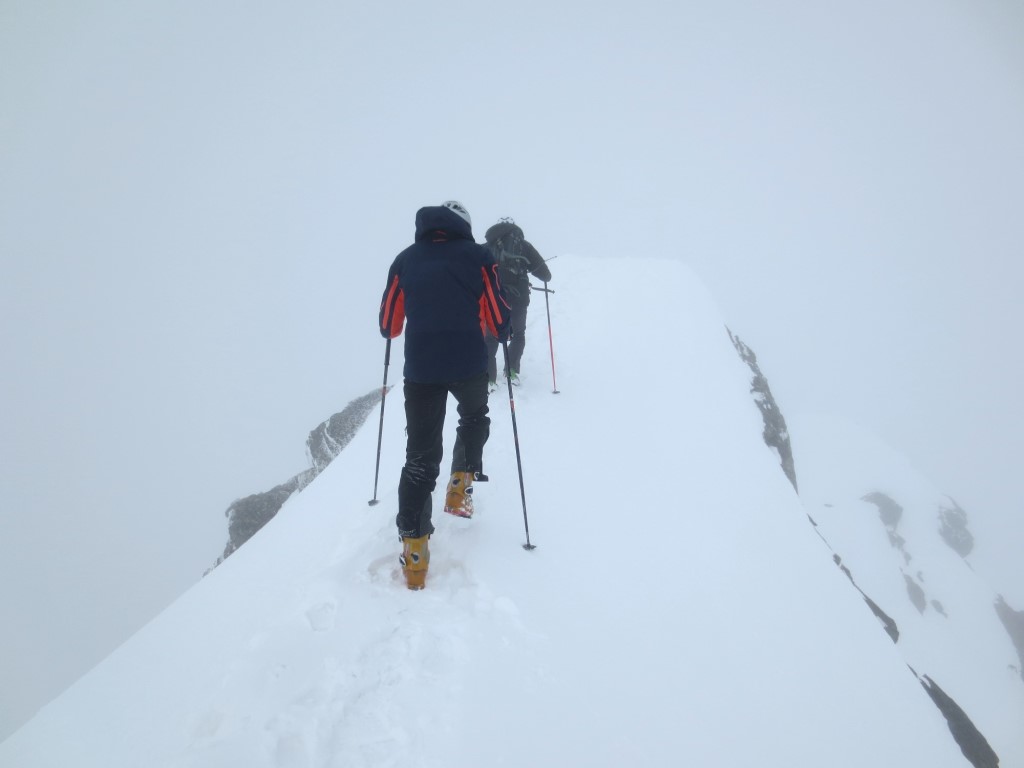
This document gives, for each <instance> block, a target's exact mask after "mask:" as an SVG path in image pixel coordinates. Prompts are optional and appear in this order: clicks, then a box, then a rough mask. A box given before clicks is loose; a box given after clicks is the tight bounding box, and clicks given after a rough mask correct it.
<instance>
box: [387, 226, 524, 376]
mask: <svg viewBox="0 0 1024 768" xmlns="http://www.w3.org/2000/svg"><path fill="white" fill-rule="evenodd" d="M406 318H408V321H409V323H408V328H406V333H405V378H406V379H408V380H410V381H415V382H419V383H421V384H438V383H444V382H450V381H461V380H463V379H468V378H470V377H471V376H475V375H476V374H479V373H483V372H485V371H486V370H487V359H488V355H487V346H486V344H485V343H484V333H485V332H490V333H491V334H493V335H494V336H497V338H498V340H499V341H507V340H508V322H509V320H508V301H507V300H506V298H505V294H504V292H503V290H502V288H501V284H500V282H499V281H498V268H497V265H496V263H495V261H494V257H493V256H492V255H491V253H490V251H488V250H487V249H486V248H484V246H482V245H477V243H476V242H474V240H473V231H472V228H471V227H470V225H469V222H467V221H465V220H464V219H463V218H462V217H461V216H459V215H458V214H456V213H455V212H454V211H451V210H449V209H448V208H445V207H443V206H431V207H426V208H420V210H419V211H417V212H416V241H415V242H414V243H413V244H412V245H410V246H409V247H408V248H406V249H405V250H404V251H402V252H401V253H400V254H398V256H397V257H396V258H395V261H394V263H393V264H392V265H391V270H390V271H389V272H388V284H387V287H386V288H385V290H384V297H383V299H382V300H381V304H380V326H379V327H380V332H381V335H382V336H383V337H384V338H386V339H387V338H391V339H393V338H395V337H396V336H398V335H399V334H401V333H402V324H403V322H404V320H405V319H406Z"/></svg>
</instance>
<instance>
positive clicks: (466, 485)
mask: <svg viewBox="0 0 1024 768" xmlns="http://www.w3.org/2000/svg"><path fill="white" fill-rule="evenodd" d="M444 511H445V512H447V513H448V514H449V515H455V516H456V517H472V516H473V473H472V472H452V479H451V480H449V481H448V493H447V494H446V495H445V497H444Z"/></svg>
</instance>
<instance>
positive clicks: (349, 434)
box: [214, 389, 383, 567]
mask: <svg viewBox="0 0 1024 768" xmlns="http://www.w3.org/2000/svg"><path fill="white" fill-rule="evenodd" d="M382 395H383V391H382V390H380V389H375V390H373V391H372V392H369V393H367V394H365V395H363V396H362V397H358V398H356V399H355V400H353V401H352V402H350V403H349V404H348V405H346V406H345V408H344V409H343V410H342V411H341V412H340V413H336V414H334V415H333V416H331V417H330V418H329V419H327V421H324V422H322V423H320V424H318V425H317V426H316V428H314V429H313V431H312V432H310V433H309V437H308V438H307V439H306V448H307V451H308V455H309V459H310V463H311V464H312V466H311V467H310V468H309V469H307V470H304V471H302V472H300V473H299V474H297V475H295V476H294V477H292V478H291V479H289V480H287V481H285V482H283V483H281V484H280V485H276V486H274V487H273V488H271V489H270V490H269V491H264V492H262V493H256V494H253V495H252V496H246V497H245V498H242V499H238V500H237V501H235V502H233V503H232V504H231V506H230V507H228V508H227V511H226V512H225V513H224V514H225V515H226V516H227V518H228V543H227V545H225V547H224V554H223V555H221V557H220V558H218V559H217V562H216V563H215V564H214V567H216V566H217V565H220V564H221V563H222V562H224V559H225V558H227V557H229V556H230V555H231V554H232V553H233V552H235V551H236V550H237V549H238V548H239V547H240V546H242V545H243V544H244V543H245V542H247V541H248V540H249V539H250V538H252V536H253V535H254V534H255V533H256V532H257V531H258V530H259V529H260V528H262V527H263V526H264V525H266V524H267V523H268V522H269V521H270V520H271V519H273V517H274V515H276V514H277V513H278V511H279V510H280V509H281V507H282V506H284V503H285V502H286V501H288V499H289V498H290V497H291V496H292V494H295V493H298V492H299V491H301V490H302V489H304V488H305V487H306V486H307V485H309V484H310V483H311V482H313V480H314V479H315V478H316V476H317V475H319V474H320V473H321V472H323V471H324V470H325V469H326V468H327V466H328V465H329V464H330V463H331V462H332V461H333V460H334V459H335V458H336V457H337V456H338V454H339V453H341V451H342V449H344V447H345V446H346V445H348V443H349V441H351V440H352V438H353V437H354V436H355V434H356V432H358V431H359V428H360V427H361V426H363V423H364V422H365V421H366V417H367V416H369V415H370V413H371V412H372V411H373V410H374V408H375V407H376V406H377V404H378V403H380V400H381V397H382Z"/></svg>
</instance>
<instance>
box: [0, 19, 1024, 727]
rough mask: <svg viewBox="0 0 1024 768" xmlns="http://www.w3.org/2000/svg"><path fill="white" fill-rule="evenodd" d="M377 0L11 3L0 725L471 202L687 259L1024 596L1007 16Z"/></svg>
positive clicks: (148, 579) (157, 563)
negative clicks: (951, 504)
mask: <svg viewBox="0 0 1024 768" xmlns="http://www.w3.org/2000/svg"><path fill="white" fill-rule="evenodd" d="M349 5H351V4H343V5H339V4H330V3H320V2H316V3H301V4H298V5H296V4H285V3H262V4H258V5H255V6H253V5H244V4H237V3H215V4H209V3H190V4H184V5H183V4H180V3H169V2H157V3H147V4H135V5H132V4H123V3H116V2H107V1H105V0H100V1H99V2H95V3H91V4H88V5H80V4H67V3H60V2H55V1H50V0H31V1H30V0H6V1H5V2H4V3H3V5H2V6H0V260H2V270H3V271H2V280H0V302H2V303H0V356H2V360H3V371H4V372H3V376H2V377H0V409H2V413H0V423H2V424H3V433H4V437H3V440H2V443H0V451H2V455H0V482H2V486H0V488H2V492H3V493H2V498H3V505H4V508H3V513H2V514H3V518H2V519H3V528H2V535H0V569H2V572H0V604H2V605H4V606H5V613H6V615H5V631H4V633H3V634H4V636H3V639H2V640H0V658H3V659H4V660H5V661H4V662H3V673H2V677H3V679H4V680H5V694H4V697H3V699H2V710H0V737H2V736H3V735H4V734H6V733H8V732H9V731H10V730H11V729H13V728H14V727H16V726H17V725H18V724H20V723H21V722H23V721H24V720H25V719H26V718H28V717H29V716H31V714H32V713H33V712H34V711H35V710H36V709H37V708H38V707H39V706H41V705H42V704H43V703H45V701H46V700H48V699H49V698H50V697H52V696H53V695H55V694H56V693H58V692H59V691H60V690H62V689H63V688H64V687H65V686H66V685H67V684H68V683H69V682H70V681H71V680H73V679H74V678H75V677H77V676H78V675H79V674H81V673H82V672H83V671H85V670H86V669H88V668H89V667H90V666H91V665H92V664H94V663H95V662H96V661H98V660H99V659H100V658H102V657H103V656H104V655H105V654H106V653H108V652H109V651H110V650H111V649H112V648H113V647H115V646H116V645H117V644H118V643H119V642H120V641H121V640H123V639H124V638H125V637H126V636H127V635H128V634H129V633H131V632H132V631H134V630H135V629H137V628H138V627H139V626H140V625H141V624H142V623H143V622H145V621H146V620H148V619H149V618H150V617H152V616H153V615H154V614H155V613H157V612H158V611H159V610H160V609H161V608H162V607H164V606H165V605H166V604H168V603H169V602H170V601H171V600H173V598H174V597H175V596H177V595H178V594H180V593H181V592H182V591H184V590H185V589H187V588H188V587H189V585H191V584H192V583H194V582H195V581H196V580H197V579H198V578H200V576H201V574H202V573H203V571H204V570H205V569H206V568H207V567H209V566H210V565H211V564H212V563H213V561H214V560H215V558H216V557H217V555H218V554H219V553H220V551H221V550H222V548H223V546H224V543H225V542H226V539H227V531H226V522H225V520H224V517H223V511H224V509H225V508H226V507H227V506H228V505H229V504H230V503H231V502H232V501H233V500H234V499H235V498H237V497H240V496H245V495H248V494H250V493H254V492H257V491H261V490H266V489H267V488H269V487H271V486H272V485H275V484H277V483H278V482H281V481H282V480H284V479H286V478H287V477H289V476H290V475H291V474H294V473H295V472H297V471H298V470H300V469H302V468H304V467H305V466H306V457H305V452H304V441H305V437H306V434H307V433H308V431H309V430H310V429H312V428H313V427H314V426H316V424H317V423H318V422H319V421H321V420H322V419H324V418H326V417H327V416H329V415H330V414H332V413H334V412H336V411H338V410H340V409H341V408H342V407H343V406H344V405H345V404H346V403H347V402H348V401H349V400H350V399H352V398H354V397H356V396H359V395H362V394H364V393H366V392H367V391H369V390H371V389H372V388H373V387H375V386H379V383H380V377H381V372H382V362H383V342H382V341H381V339H380V337H379V336H378V335H377V333H376V329H375V323H376V313H377V307H378V302H379V297H380V292H381V290H382V289H383V281H384V278H385V275H386V271H387V267H388V265H389V263H390V261H391V259H392V258H393V257H394V255H395V253H397V251H398V250H400V249H401V248H403V247H404V246H405V245H407V244H408V243H409V242H410V240H411V237H412V232H413V217H414V214H415V211H416V209H417V208H418V207H420V206H422V205H425V204H435V203H437V202H440V201H441V200H444V199H448V198H457V199H459V200H461V201H462V202H463V203H465V204H466V205H467V207H468V208H469V210H470V212H471V213H472V215H473V218H474V224H475V231H476V233H477V236H478V238H480V237H481V235H482V232H483V230H484V229H485V228H486V226H487V225H488V224H490V223H493V222H494V221H495V220H497V218H499V217H502V216H514V217H515V218H516V220H517V222H519V223H520V224H521V225H522V226H523V228H524V230H525V231H526V234H527V237H528V238H529V239H530V240H531V241H532V242H533V243H534V245H536V246H537V247H538V249H539V250H540V252H541V253H542V254H543V255H545V256H547V257H548V258H550V257H553V256H558V255H559V254H567V253H573V254H577V255H580V256H585V257H594V258H600V257H602V256H611V255H615V256H623V255H625V256H631V255H643V256H659V257H664V258H668V259H680V260H683V261H685V262H687V263H688V264H690V265H691V266H692V267H693V268H694V269H695V270H696V271H697V273H698V274H699V275H700V276H701V277H702V278H703V279H704V280H705V281H706V283H707V284H708V286H709V287H710V289H711V291H712V292H713V294H714V295H715V297H716V298H717V300H718V302H719V304H720V306H721V308H722V311H723V314H724V315H725V316H726V318H727V319H728V322H729V324H730V327H732V328H733V330H734V331H736V332H737V333H739V334H740V335H741V336H742V337H743V338H744V340H745V341H746V342H747V343H749V344H750V346H751V347H752V348H753V349H754V350H755V351H756V352H757V353H758V355H759V360H760V363H761V367H762V369H763V370H764V371H765V373H766V375H767V376H768V377H769V380H770V382H771V385H772V389H773V391H774V393H775V395H776V397H777V399H778V401H779V403H780V405H781V407H782V409H783V411H784V412H793V413H795V412H802V411H818V410H824V411H837V412H839V413H841V414H843V415H845V416H847V417H850V418H851V419H853V420H855V421H857V422H860V423H861V424H862V425H864V426H866V427H868V428H869V429H871V430H872V431H874V432H876V433H877V434H878V435H880V436H881V437H882V438H883V439H884V440H886V441H888V442H889V443H891V444H892V445H893V446H894V447H896V448H897V449H899V450H902V451H904V452H905V453H906V454H907V455H908V456H909V457H910V458H911V460H912V461H913V462H914V463H915V464H916V465H917V466H918V467H919V468H920V469H921V470H922V471H923V472H924V473H925V474H927V475H928V476H930V477H931V478H933V479H934V481H935V483H936V485H938V486H939V487H942V488H943V489H944V490H945V491H946V492H947V493H949V494H950V495H951V496H953V497H954V498H955V499H956V500H957V501H958V502H959V503H960V505H961V506H962V507H963V508H964V509H966V510H967V512H968V514H969V515H970V520H971V525H972V529H973V530H974V531H975V533H976V535H977V538H978V541H979V544H978V547H979V552H978V561H979V564H983V566H984V568H986V570H987V571H988V573H987V575H988V576H989V578H991V579H992V581H993V582H994V586H996V587H997V588H999V589H1002V590H1003V591H1004V592H1005V593H1006V594H1007V596H1008V597H1009V598H1011V599H1014V598H1015V599H1016V600H1017V601H1018V605H1017V607H1018V608H1020V607H1022V605H1021V604H1020V603H1024V591H1022V590H1024V587H1022V586H1021V585H1022V584H1024V573H1022V571H1021V566H1020V565H1019V562H1018V558H1017V552H1016V549H1017V547H1016V545H1015V542H1019V540H1020V533H1021V524H1020V513H1021V511H1022V510H1021V502H1020V496H1019V494H1018V483H1017V481H1016V470H1017V466H1016V465H1017V462H1018V461H1019V459H1018V457H1020V456H1021V455H1024V438H1022V435H1024V413H1022V409H1021V407H1020V405H1019V396H1018V394H1017V379H1018V378H1019V374H1020V372H1021V364H1020V362H1019V359H1020V358H1019V352H1018V347H1019V342H1018V337H1017V334H1018V333H1019V330H1020V329H1021V328H1022V322H1021V310H1020V302H1019V298H1018V294H1019V292H1020V287H1021V284H1022V279H1021V278H1022V272H1024V269H1022V267H1021V253H1022V244H1024V217H1022V216H1021V215H1020V211H1021V209H1022V202H1024V142H1022V141H1021V138H1020V137H1021V136H1024V48H1022V47H1021V44H1020V41H1021V39H1024V38H1022V35H1024V14H1022V11H1020V9H1019V8H1018V7H1017V6H1016V5H1014V4H1013V3H1011V2H1008V1H1007V0H987V1H983V2H979V3H971V4H970V5H964V4H962V3H958V2H953V0H937V1H936V0H933V1H932V2H924V0H911V1H910V2H906V3H901V4H899V7H898V8H894V7H892V6H891V4H888V3H883V2H881V0H868V2H866V3H860V4H849V3H839V2H835V1H834V0H828V2H825V3H818V4H816V5H814V7H808V6H807V4H805V3H796V2H786V3H782V4H774V5H773V6H772V7H770V8H769V7H767V6H759V5H758V4H756V3H749V2H741V1H740V0H732V1H728V0H727V1H726V2H721V3H715V4H713V5H708V4H705V3H687V2H684V3H679V2H672V3H669V2H657V1H656V0H641V2H639V3H630V4H616V3H603V2H599V3H597V4H594V3H591V4H586V5H583V4H580V5H563V6H558V7H554V8H552V7H550V4H547V3H540V2H527V3H521V4H519V5H518V6H516V7H515V9H514V10H512V9H506V10H497V9H491V8H487V7H484V6H481V5H479V4H476V3H469V2H465V3H459V2H446V3H442V4H440V5H438V4H432V5H423V4H421V3H413V2H397V3H391V4H378V5H373V4H364V5H361V6H354V7H348V6H349ZM551 266H552V272H553V273H554V278H553V282H552V287H554V288H557V280H558V269H557V266H558V261H557V260H556V261H554V262H553V263H552V265H551ZM630 279H631V275H629V274H623V275H622V280H623V281H629V280H630ZM648 292H649V300H650V301H651V302H669V303H671V302H673V301H674V300H675V298H676V297H675V296H674V295H673V286H672V285H671V284H652V285H650V286H648ZM554 300H555V301H557V294H556V296H555V297H554ZM590 311H592V312H595V313H617V312H621V311H622V310H621V308H619V307H617V306H616V305H615V303H614V302H608V301H607V298H606V297H595V299H594V302H593V303H592V304H591V305H590ZM621 322H622V324H623V326H624V327H627V328H630V329H631V331H632V332H635V333H637V334H657V335H660V336H661V337H663V338H664V344H665V348H666V350H669V351H671V350H672V349H673V343H674V340H675V339H677V338H678V336H679V334H684V333H685V332H686V331H685V328H674V327H665V328H646V327H640V326H639V325H637V324H635V323H632V321H631V318H630V317H629V316H628V314H626V313H623V316H622V318H621ZM724 332H725V331H724V330H723V333H724ZM692 364H693V368H694V375H699V373H700V365H701V361H700V360H694V361H692ZM562 365H566V366H571V365H572V360H563V361H562ZM605 365H607V366H615V365H616V360H615V358H614V355H609V358H608V359H607V360H606V361H605ZM592 373H593V375H594V376H596V377H599V376H601V374H602V371H601V370H600V369H595V370H594V371H593V372H592ZM657 375H658V369H657V366H652V376H657ZM396 413H397V411H396ZM652 416H655V417H656V414H652ZM595 418H600V414H595ZM367 467H368V473H370V472H372V459H371V460H370V461H368V465H367ZM797 471H798V472H799V467H797ZM371 483H372V477H369V476H368V478H367V487H368V488H369V487H370V484H371ZM25 574H32V579H31V580H26V579H24V578H23V576H24V575H25ZM26 584H30V585H31V588H30V589H29V588H26V586H25V585H26Z"/></svg>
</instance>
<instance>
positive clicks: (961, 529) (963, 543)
mask: <svg viewBox="0 0 1024 768" xmlns="http://www.w3.org/2000/svg"><path fill="white" fill-rule="evenodd" d="M949 503H950V506H942V507H939V534H940V535H941V536H942V540H943V541H945V542H946V543H947V544H948V545H949V547H950V549H952V550H953V551H954V552H956V553H957V554H958V555H960V557H967V556H968V555H969V554H971V551H972V550H973V549H974V535H973V534H972V533H971V532H970V530H968V528H967V513H966V512H964V511H963V510H962V509H961V508H960V505H959V504H957V503H956V502H955V501H953V499H950V500H949Z"/></svg>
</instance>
